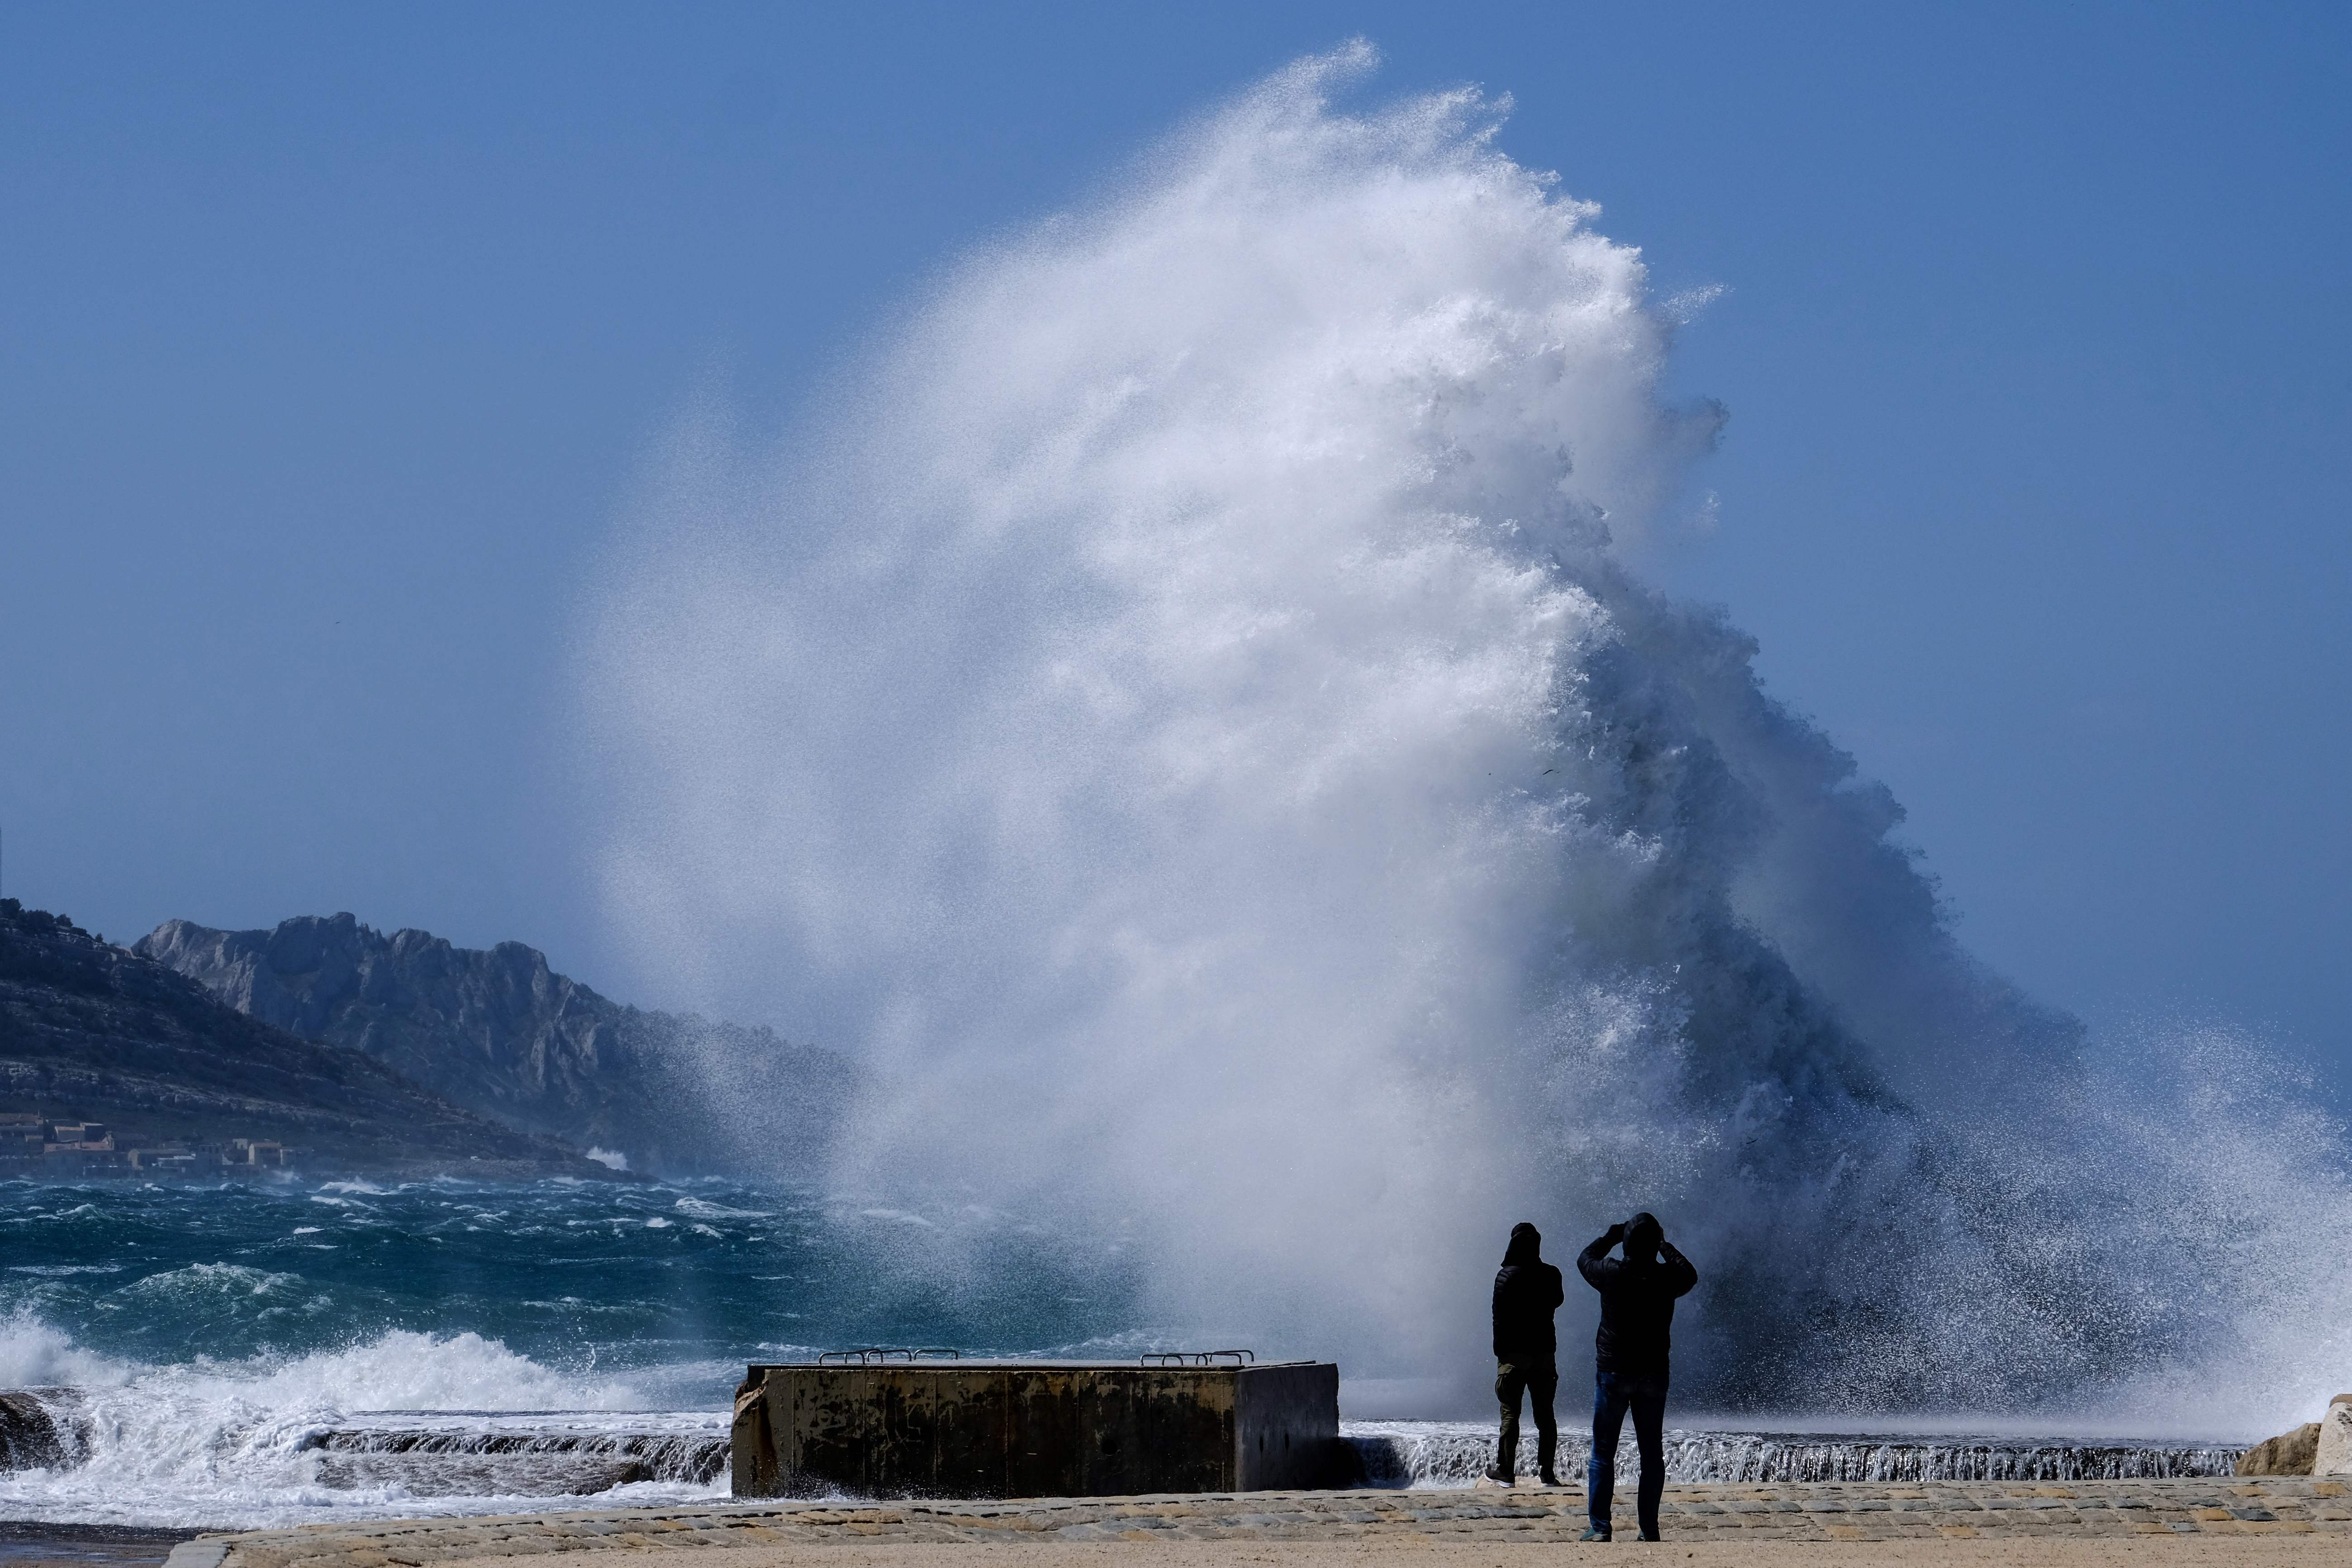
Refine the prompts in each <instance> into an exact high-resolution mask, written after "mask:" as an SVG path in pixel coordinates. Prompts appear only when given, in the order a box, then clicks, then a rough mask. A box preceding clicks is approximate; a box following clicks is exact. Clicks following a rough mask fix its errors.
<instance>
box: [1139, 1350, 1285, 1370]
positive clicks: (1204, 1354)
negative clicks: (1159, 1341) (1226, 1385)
mask: <svg viewBox="0 0 2352 1568" xmlns="http://www.w3.org/2000/svg"><path fill="white" fill-rule="evenodd" d="M1220 1356H1231V1357H1233V1358H1234V1365H1235V1366H1244V1365H1247V1364H1250V1363H1255V1361H1256V1360H1257V1352H1255V1351H1147V1352H1144V1354H1143V1355H1142V1357H1141V1358H1140V1364H1141V1365H1144V1366H1214V1365H1216V1364H1217V1358H1218V1357H1220Z"/></svg>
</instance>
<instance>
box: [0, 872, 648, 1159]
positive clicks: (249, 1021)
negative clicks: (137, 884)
mask: <svg viewBox="0 0 2352 1568" xmlns="http://www.w3.org/2000/svg"><path fill="white" fill-rule="evenodd" d="M0 1110H25V1111H36V1110H37V1111H41V1112H45V1113H48V1114H52V1115H57V1116H73V1117H76V1118H84V1119H88V1120H90V1121H102V1122H105V1123H107V1124H108V1125H109V1126H110V1127H111V1128H113V1129H114V1131H115V1134H116V1138H117V1142H119V1143H122V1144H125V1145H127V1144H128V1143H129V1142H132V1141H140V1140H152V1141H156V1142H163V1141H185V1142H194V1143H217V1142H224V1141H226V1140H228V1139H233V1138H244V1139H268V1140H275V1141H277V1142H283V1143H286V1144H289V1145H292V1146H294V1147H295V1148H297V1149H299V1150H300V1151H302V1152H303V1154H302V1158H301V1160H300V1162H299V1163H303V1164H306V1165H309V1166H310V1167H311V1168H313V1169H330V1170H333V1169H341V1170H351V1171H368V1172H385V1173H419V1174H422V1173H434V1172H444V1171H446V1172H455V1173H462V1174H467V1175H476V1176H481V1177H485V1178H504V1177H512V1176H541V1175H551V1174H567V1175H591V1174H593V1175H599V1176H601V1175H604V1169H603V1167H601V1166H598V1165H595V1164H592V1163H589V1162H587V1161H586V1160H584V1159H583V1158H582V1157H581V1156H580V1155H579V1154H578V1153H576V1152H572V1151H571V1150H568V1149H565V1148H563V1147H562V1146H561V1145H560V1144H557V1143H555V1142H551V1141H550V1140H547V1139H545V1138H537V1137H531V1136H529V1135H527V1134H524V1133H520V1132H518V1131H514V1130H513V1129H511V1128H509V1127H502V1126H499V1125H498V1124H497V1123H496V1122H492V1121H486V1120H484V1119H482V1118H480V1117H478V1116H475V1115H473V1114H471V1113H469V1112H467V1111H466V1110H461V1109H460V1108H459V1107H457V1106H456V1105H453V1104H451V1103H450V1102H449V1101H448V1100H444V1099H443V1098H441V1097H440V1096H439V1095H436V1094H432V1093H428V1092H426V1091H425V1090H424V1089H420V1088H418V1087H417V1086H416V1085H415V1084H414V1083H411V1082H409V1081H408V1080H407V1079H404V1078H402V1077H401V1076H400V1075H399V1074H398V1073H396V1072H394V1071H393V1070H391V1069H390V1068H386V1067H384V1066H383V1064H381V1063H379V1062H375V1061H372V1060H370V1059H369V1058H366V1057H362V1056H360V1055H357V1054H356V1053H353V1052H351V1051H344V1050H338V1049H336V1048H334V1047H331V1046H325V1045H320V1044H319V1043H318V1042H316V1041H312V1040H306V1039H301V1038H299V1037H296V1036H294V1035H292V1034H289V1033H288V1032H287V1031H285V1030H283V1029H279V1028H275V1027H272V1026H270V1025H269V1024H268V1023H267V1022H264V1021H262V1020H260V1019H257V1018H251V1017H247V1016H246V1015H245V1014H243V1013H241V1012H239V1011H237V1010H236V1009H235V1008H233V1007H229V1006H226V1005H224V1004H223V1003H221V1002H220V1000H219V999H218V998H216V997H215V996H214V995H213V994H211V993H210V992H208V991H206V990H205V989H204V987H202V986H200V985H198V984H194V982H193V981H190V980H189V979H187V978H186V977H185V976H184V975H181V974H179V973H174V972H173V970H171V969H168V968H166V967H165V966H163V964H161V963H155V962H154V961H153V960H152V959H149V958H146V957H142V956H141V955H139V954H137V953H134V952H131V951H129V950H127V949H124V948H120V947H114V946H111V945H110V944H109V943H107V942H102V941H100V939H99V938H97V937H95V936H92V935H90V934H89V932H87V931H79V930H78V929H76V928H75V927H74V925H73V923H72V922H71V921H68V920H66V919H65V918H64V917H62V916H58V915H52V914H49V913H47V911H45V910H26V909H22V908H20V907H19V906H18V905H17V903H16V900H14V899H7V900H0Z"/></svg>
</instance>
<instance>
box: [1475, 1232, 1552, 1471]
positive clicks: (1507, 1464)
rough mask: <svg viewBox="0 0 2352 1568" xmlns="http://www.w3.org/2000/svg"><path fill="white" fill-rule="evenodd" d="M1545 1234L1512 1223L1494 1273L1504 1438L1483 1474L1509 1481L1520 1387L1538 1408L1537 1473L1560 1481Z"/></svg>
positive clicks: (1515, 1449)
mask: <svg viewBox="0 0 2352 1568" xmlns="http://www.w3.org/2000/svg"><path fill="white" fill-rule="evenodd" d="M1542 1247H1543V1237H1542V1235H1541V1233H1539V1232H1538V1230H1537V1229H1536V1227H1535V1226H1531V1225H1528V1224H1526V1223H1525V1222H1521V1223H1520V1224H1518V1225H1515V1226H1512V1227H1511V1244H1510V1245H1509V1246H1508V1247H1505V1248H1504V1249H1503V1267H1502V1268H1500V1269H1498V1270H1496V1274H1495V1397H1496V1398H1497V1399H1499V1400H1501V1401H1502V1402H1503V1440H1502V1442H1501V1444H1500V1445H1499V1446H1498V1447H1497V1448H1496V1455H1495V1462H1494V1464H1492V1465H1490V1466H1488V1467H1487V1469H1486V1479H1488V1480H1495V1481H1500V1482H1502V1483H1503V1484H1504V1485H1505V1486H1509V1485H1510V1484H1511V1483H1512V1482H1513V1481H1515V1480H1517V1479H1518V1468H1517V1467H1518V1458H1519V1395H1520V1394H1522V1393H1524V1394H1527V1396H1528V1404H1530V1405H1533V1406H1534V1407H1535V1413H1536V1474H1537V1475H1538V1476H1539V1477H1541V1478H1542V1479H1543V1484H1544V1485H1546V1486H1548V1487H1556V1486H1558V1485H1559V1478H1558V1477H1556V1476H1554V1475H1553V1474H1552V1468H1551V1460H1552V1455H1553V1454H1554V1453H1556V1452H1558V1451H1559V1426H1558V1425H1557V1424H1556V1423H1555V1422H1554V1421H1553V1420H1552V1414H1551V1402H1552V1395H1553V1394H1554V1393H1556V1392H1557V1391H1558V1390H1559V1368H1558V1367H1557V1366H1555V1365H1554V1364H1553V1362H1552V1356H1553V1352H1555V1351H1556V1350H1557V1348H1558V1345H1559V1342H1558V1341H1557V1340H1555V1339H1554V1338H1553V1337H1552V1327H1551V1315H1552V1312H1553V1310H1555V1309H1556V1308H1558V1307H1559V1303H1560V1300H1561V1294H1562V1293H1561V1290H1560V1288H1559V1269H1557V1268H1553V1267H1552V1266H1551V1265H1550V1264H1549V1263H1546V1262H1545V1261H1544V1260H1543V1256H1542Z"/></svg>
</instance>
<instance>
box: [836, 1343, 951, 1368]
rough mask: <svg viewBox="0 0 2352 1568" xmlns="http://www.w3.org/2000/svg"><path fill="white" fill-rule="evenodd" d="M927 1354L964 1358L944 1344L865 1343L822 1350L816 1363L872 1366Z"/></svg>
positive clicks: (913, 1358)
mask: <svg viewBox="0 0 2352 1568" xmlns="http://www.w3.org/2000/svg"><path fill="white" fill-rule="evenodd" d="M927 1355H931V1356H946V1357H947V1358H948V1359H949V1360H950V1361H961V1360H962V1359H963V1352H961V1351H959V1350H950V1349H948V1348H947V1347H945V1346H943V1345H919V1346H918V1345H864V1346H861V1347H859V1348H858V1349H856V1350H850V1351H820V1352H817V1358H816V1363H817V1365H819V1366H823V1365H824V1364H825V1363H828V1362H834V1361H838V1362H840V1363H842V1364H843V1365H845V1366H846V1365H848V1364H850V1363H853V1362H855V1363H856V1364H857V1365H859V1366H871V1365H872V1364H873V1363H876V1362H884V1361H888V1360H890V1359H891V1358H892V1357H894V1356H904V1357H906V1358H907V1359H908V1361H920V1360H921V1359H922V1358H923V1357H925V1356H927Z"/></svg>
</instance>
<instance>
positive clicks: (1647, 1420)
mask: <svg viewBox="0 0 2352 1568" xmlns="http://www.w3.org/2000/svg"><path fill="white" fill-rule="evenodd" d="M1621 1244H1622V1246H1623V1247H1624V1249H1625V1252H1624V1256H1623V1257H1622V1258H1612V1257H1610V1256H1609V1249H1610V1248H1611V1247H1616V1246H1619V1245H1621ZM1576 1271H1577V1272H1578V1273H1579V1274H1581V1275H1583V1276H1584V1282H1585V1283H1586V1284H1588V1285H1590V1286H1591V1287H1592V1288H1593V1289H1595V1290H1598V1291H1600V1292H1601V1331H1600V1333H1598V1334H1597V1335H1595V1336H1594V1338H1593V1352H1594V1354H1593V1361H1592V1368H1593V1391H1592V1458H1591V1462H1590V1463H1589V1464H1588V1465H1587V1466H1586V1468H1585V1476H1584V1486H1585V1505H1586V1506H1585V1511H1586V1512H1587V1513H1588V1514H1589V1515H1590V1516H1591V1528H1590V1529H1588V1530H1587V1531H1585V1532H1584V1539H1585V1540H1587V1541H1606V1540H1608V1539H1609V1532H1610V1531H1609V1504H1610V1500H1611V1499H1612V1495H1613V1494H1614V1493H1615V1491H1616V1487H1617V1435H1618V1434H1619V1433H1620V1432H1622V1431H1623V1430H1624V1429H1625V1413H1626V1412H1627V1411H1628V1410H1631V1411H1632V1412H1633V1442H1634V1446H1635V1447H1637V1448H1639V1449H1640V1450H1641V1455H1642V1482H1641V1489H1640V1491H1639V1492H1638V1493H1636V1494H1635V1495H1636V1499H1637V1503H1636V1512H1637V1517H1639V1519H1640V1520H1641V1522H1642V1539H1643V1540H1644V1541H1655V1540H1656V1539H1658V1495H1659V1494H1660V1493H1661V1492H1663V1491H1664V1490H1665V1487H1666V1455H1665V1445H1664V1432H1665V1424H1666V1372H1667V1368H1666V1352H1667V1346H1668V1342H1669V1341H1670V1340H1671V1338H1672V1336H1673V1330H1674V1322H1675V1299H1676V1298H1677V1297H1680V1296H1683V1295H1685V1294H1686V1293H1688V1291H1689V1290H1690V1288H1691V1287H1692V1286H1694V1285H1696V1284H1697V1283H1698V1270H1697V1269H1696V1268H1692V1267H1691V1266H1690V1259H1688V1258H1685V1257H1684V1256H1683V1255H1682V1254H1681V1253H1679V1252H1676V1251H1675V1249H1674V1247H1673V1246H1672V1245H1671V1244H1670V1243H1668V1242H1667V1240H1666V1232H1665V1228H1664V1226H1661V1225H1659V1224H1658V1221H1657V1217H1656V1216H1655V1215H1648V1214H1637V1215H1634V1216H1633V1218H1632V1219H1629V1220H1627V1221H1626V1222H1625V1223H1624V1224H1622V1225H1612V1226H1610V1227H1609V1233H1608V1234H1607V1235H1606V1236H1603V1237H1601V1238H1600V1239H1599V1240H1598V1241H1595V1242H1594V1243H1593V1244H1592V1245H1591V1246H1590V1247H1586V1248H1585V1249H1584V1250H1583V1251H1582V1252H1580V1253H1579V1254H1577V1258H1576Z"/></svg>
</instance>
